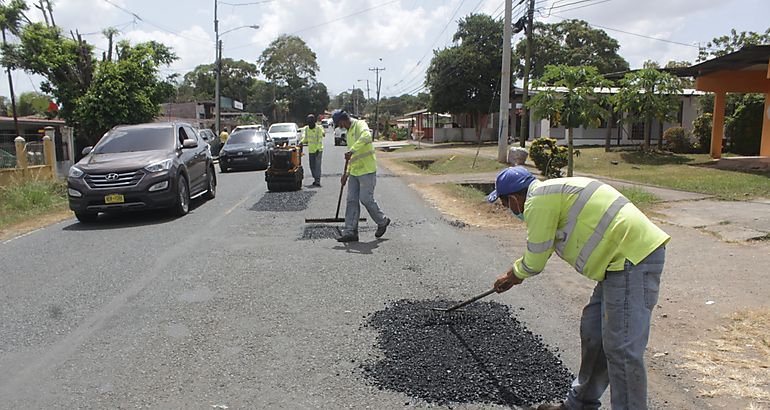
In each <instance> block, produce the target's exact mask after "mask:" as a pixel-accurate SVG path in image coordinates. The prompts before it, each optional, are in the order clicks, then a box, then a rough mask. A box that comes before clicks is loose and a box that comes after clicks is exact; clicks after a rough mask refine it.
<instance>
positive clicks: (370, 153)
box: [350, 148, 374, 163]
mask: <svg viewBox="0 0 770 410" xmlns="http://www.w3.org/2000/svg"><path fill="white" fill-rule="evenodd" d="M373 156H374V148H371V149H368V150H366V151H361V152H356V153H355V154H353V155H352V156H351V157H350V162H351V163H353V162H356V161H360V160H362V159H364V158H368V157H373Z"/></svg>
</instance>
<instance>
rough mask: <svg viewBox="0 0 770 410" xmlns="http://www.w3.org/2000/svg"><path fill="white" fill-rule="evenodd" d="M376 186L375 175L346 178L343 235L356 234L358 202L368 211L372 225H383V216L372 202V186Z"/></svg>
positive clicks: (375, 203) (359, 208) (358, 214)
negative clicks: (346, 196)
mask: <svg viewBox="0 0 770 410" xmlns="http://www.w3.org/2000/svg"><path fill="white" fill-rule="evenodd" d="M375 185H377V174H376V173H374V172H372V173H371V174H365V175H360V176H357V177H354V176H352V175H351V176H349V177H348V200H347V203H346V204H345V229H344V230H343V231H342V234H343V235H348V234H358V218H359V217H360V216H361V206H360V205H359V201H360V202H361V203H362V204H364V207H365V208H366V210H367V211H369V215H370V216H371V217H372V220H373V221H374V223H376V224H377V226H380V225H382V224H384V223H385V214H384V213H383V212H382V209H380V206H379V205H377V201H375V200H374V186H375Z"/></svg>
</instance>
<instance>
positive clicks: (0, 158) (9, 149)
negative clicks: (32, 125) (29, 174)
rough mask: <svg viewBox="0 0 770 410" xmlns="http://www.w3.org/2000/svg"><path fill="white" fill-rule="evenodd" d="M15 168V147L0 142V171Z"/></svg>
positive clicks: (12, 144) (11, 144)
mask: <svg viewBox="0 0 770 410" xmlns="http://www.w3.org/2000/svg"><path fill="white" fill-rule="evenodd" d="M3 168H16V145H15V144H14V143H12V142H11V143H8V142H0V169H3Z"/></svg>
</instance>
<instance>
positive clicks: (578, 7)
mask: <svg viewBox="0 0 770 410" xmlns="http://www.w3.org/2000/svg"><path fill="white" fill-rule="evenodd" d="M585 1H588V0H585ZM608 1H611V0H600V1H597V2H595V3H591V4H586V5H583V6H577V7H573V8H571V9H566V10H559V12H561V13H563V12H565V11H572V10H577V9H582V8H584V7H591V6H595V5H597V4H601V3H606V2H608ZM580 3H582V2H580ZM573 4H577V3H573ZM550 14H551V11H550V10H549V11H548V15H549V16H550ZM540 15H541V16H542V15H543V13H540ZM545 17H548V16H545Z"/></svg>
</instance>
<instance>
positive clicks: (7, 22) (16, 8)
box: [0, 0, 29, 136]
mask: <svg viewBox="0 0 770 410" xmlns="http://www.w3.org/2000/svg"><path fill="white" fill-rule="evenodd" d="M26 10H28V8H27V3H25V2H24V0H11V2H10V3H8V4H2V3H0V30H1V31H2V35H3V49H5V48H6V47H7V46H8V42H7V40H6V37H5V32H6V31H9V32H10V33H11V34H13V35H15V36H18V35H19V32H20V30H21V21H22V19H24V20H26V21H29V19H27V17H26V16H25V15H24V12H25V11H26ZM6 72H7V73H8V89H9V91H10V92H11V109H12V110H13V126H14V128H15V129H16V136H19V135H20V134H21V132H20V131H19V119H18V117H17V115H16V96H15V95H14V93H13V77H11V67H10V65H7V66H6Z"/></svg>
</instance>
